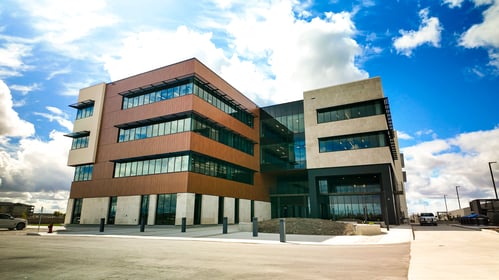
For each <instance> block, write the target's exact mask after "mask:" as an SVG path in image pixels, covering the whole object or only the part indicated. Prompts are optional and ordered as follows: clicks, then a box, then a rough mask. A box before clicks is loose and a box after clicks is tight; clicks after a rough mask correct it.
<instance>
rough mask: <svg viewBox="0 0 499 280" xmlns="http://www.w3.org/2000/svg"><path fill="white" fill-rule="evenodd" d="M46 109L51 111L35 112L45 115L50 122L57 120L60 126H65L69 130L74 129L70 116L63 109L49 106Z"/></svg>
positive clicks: (38, 114) (35, 113)
mask: <svg viewBox="0 0 499 280" xmlns="http://www.w3.org/2000/svg"><path fill="white" fill-rule="evenodd" d="M46 109H47V110H48V111H49V112H50V113H41V112H34V113H33V114H34V115H37V116H41V117H44V118H46V119H48V120H49V121H50V122H53V121H55V122H57V123H58V124H59V125H60V126H62V127H64V128H65V129H66V130H67V131H72V130H73V122H72V121H71V120H69V116H68V115H67V114H66V113H64V112H63V111H62V110H61V109H59V108H55V107H51V106H48V107H46Z"/></svg>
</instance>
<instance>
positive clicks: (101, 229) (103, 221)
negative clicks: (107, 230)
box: [99, 218, 106, 232]
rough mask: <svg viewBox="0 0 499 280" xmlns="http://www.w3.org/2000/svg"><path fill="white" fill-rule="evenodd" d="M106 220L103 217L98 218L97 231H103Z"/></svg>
mask: <svg viewBox="0 0 499 280" xmlns="http://www.w3.org/2000/svg"><path fill="white" fill-rule="evenodd" d="M105 222H106V219H105V218H101V219H100V226H99V232H104V223H105Z"/></svg>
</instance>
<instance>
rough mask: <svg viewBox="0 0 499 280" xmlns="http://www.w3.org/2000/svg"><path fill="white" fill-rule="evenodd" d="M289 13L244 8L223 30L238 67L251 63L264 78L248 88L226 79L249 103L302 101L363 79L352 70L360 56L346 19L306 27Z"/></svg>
mask: <svg viewBox="0 0 499 280" xmlns="http://www.w3.org/2000/svg"><path fill="white" fill-rule="evenodd" d="M250 3H251V4H250ZM293 10H294V6H293V3H292V2H291V1H275V2H272V3H270V4H268V3H266V4H261V3H260V4H259V5H258V4H253V2H248V4H247V5H246V6H245V7H244V9H241V12H234V13H233V14H232V15H231V16H230V18H231V20H230V22H229V23H228V24H227V26H226V27H225V28H226V29H227V32H228V33H229V35H230V37H231V40H230V42H231V46H233V49H234V51H235V52H236V53H237V55H238V57H239V58H240V59H241V60H242V61H253V63H254V64H255V67H256V69H258V71H259V72H260V73H261V75H262V76H263V77H266V80H263V81H262V82H260V83H255V82H253V83H251V84H250V83H249V82H248V81H244V74H243V73H239V75H240V76H239V79H235V78H234V79H233V78H227V80H228V81H229V82H230V83H232V84H233V85H234V86H235V87H236V88H238V89H240V90H241V91H242V92H244V93H245V94H247V95H248V96H249V97H250V98H251V97H253V96H259V97H261V98H262V99H264V100H272V101H273V102H284V101H290V100H297V99H301V98H302V92H303V91H305V90H310V89H315V88H320V87H325V86H329V85H334V84H339V83H343V82H349V81H353V80H358V79H363V78H367V76H368V75H367V73H366V72H364V71H363V70H361V69H359V68H358V67H357V66H356V64H355V59H356V57H357V56H360V55H361V54H362V50H361V48H360V47H359V45H358V44H357V42H356V41H355V40H354V39H353V36H354V35H355V34H356V30H355V25H354V23H353V21H352V19H351V14H350V13H348V12H341V13H332V12H328V13H326V14H324V15H323V17H322V18H319V17H315V18H313V19H310V20H307V21H305V20H302V19H298V18H295V16H294V13H293ZM227 68H230V67H227ZM230 73H233V74H232V76H235V75H236V73H234V72H232V71H231V72H229V73H224V76H226V75H230ZM318 73H320V75H318ZM241 74H242V75H241ZM250 76H251V75H250ZM245 83H246V84H245ZM269 83H272V84H274V86H272V87H269V86H268V84H269ZM255 85H262V86H261V87H258V86H256V87H255Z"/></svg>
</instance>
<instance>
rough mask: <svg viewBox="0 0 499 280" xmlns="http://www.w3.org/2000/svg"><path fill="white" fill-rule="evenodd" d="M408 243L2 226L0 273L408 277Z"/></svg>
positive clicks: (19, 275) (25, 276)
mask: <svg viewBox="0 0 499 280" xmlns="http://www.w3.org/2000/svg"><path fill="white" fill-rule="evenodd" d="M409 260H410V243H401V244H387V245H366V246H358V245H357V246H355V245H354V246H349V245H345V246H324V245H299V244H290V243H282V244H251V243H227V242H208V241H198V240H193V241H184V240H168V239H154V238H145V239H144V238H133V237H132V238H130V237H103V236H70V235H54V236H46V235H45V236H29V235H25V234H24V235H19V234H16V233H15V232H11V233H5V232H0V278H2V279H141V278H142V279H407V275H408V269H409Z"/></svg>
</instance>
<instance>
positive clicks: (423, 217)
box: [419, 213, 438, 226]
mask: <svg viewBox="0 0 499 280" xmlns="http://www.w3.org/2000/svg"><path fill="white" fill-rule="evenodd" d="M419 224H420V225H434V226H436V225H438V224H437V217H435V215H433V213H421V214H420V215H419Z"/></svg>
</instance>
